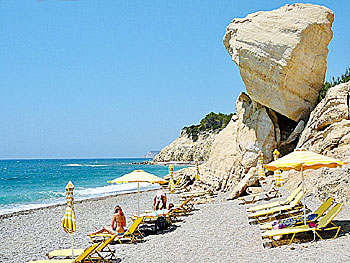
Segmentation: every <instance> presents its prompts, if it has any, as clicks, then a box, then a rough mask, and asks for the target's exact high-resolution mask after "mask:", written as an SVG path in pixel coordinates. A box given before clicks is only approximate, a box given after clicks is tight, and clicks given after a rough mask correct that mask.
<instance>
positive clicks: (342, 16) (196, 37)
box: [0, 0, 350, 159]
mask: <svg viewBox="0 0 350 263" xmlns="http://www.w3.org/2000/svg"><path fill="white" fill-rule="evenodd" d="M299 2H309V3H316V4H321V5H325V6H327V7H329V8H331V9H332V10H333V11H334V13H335V21H334V24H333V32H334V37H333V40H332V41H331V43H330V45H329V49H330V51H329V56H328V70H327V75H326V79H327V80H328V79H329V78H330V77H331V76H338V75H340V74H342V73H344V72H345V69H346V67H348V66H350V63H349V62H350V52H349V47H350V40H349V35H350V32H349V31H350V29H349V26H348V23H349V19H348V14H349V7H348V3H347V2H346V1H345V0H344V1H299ZM287 3H293V2H290V1H258V0H256V1H249V0H245V1H241V0H231V1H223V0H222V1H221V0H220V1H210V0H207V1H117V0H113V1H112V0H111V1H87V0H80V1H49V0H41V1H10V0H7V1H6V0H2V1H0V12H1V14H0V36H1V42H2V43H1V47H0V60H1V63H0V79H1V81H0V90H1V93H0V94H1V96H0V100H1V103H0V116H1V122H2V123H1V126H0V159H1V158H76V157H82V158H83V157H91V158H92V157H140V156H142V155H144V154H145V153H146V152H148V151H150V150H160V149H161V148H163V147H164V146H166V145H167V144H169V143H170V142H171V141H172V140H174V139H175V138H177V137H178V135H179V134H180V131H181V129H182V127H184V126H188V125H192V124H197V123H199V121H200V119H202V118H203V117H204V116H205V115H206V114H207V113H209V112H211V111H214V112H223V113H230V112H234V110H235V109H234V104H235V100H236V98H237V96H238V94H239V93H240V92H241V91H244V90H245V87H244V85H243V82H242V80H241V78H240V75H239V70H238V67H237V66H236V65H235V64H234V63H233V62H232V61H231V58H230V56H229V55H228V53H227V52H226V50H225V47H224V45H223V43H222V38H223V36H224V33H225V29H226V26H227V25H228V24H229V23H230V21H231V20H232V19H233V18H236V17H245V16H246V15H247V14H249V13H252V12H256V11H259V10H272V9H275V8H278V7H280V6H283V5H285V4H287Z"/></svg>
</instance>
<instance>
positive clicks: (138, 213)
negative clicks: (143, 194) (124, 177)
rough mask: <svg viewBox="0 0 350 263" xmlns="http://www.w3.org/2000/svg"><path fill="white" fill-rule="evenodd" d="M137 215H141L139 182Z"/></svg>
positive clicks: (138, 186)
mask: <svg viewBox="0 0 350 263" xmlns="http://www.w3.org/2000/svg"><path fill="white" fill-rule="evenodd" d="M137 193H138V194H137V216H139V215H140V183H139V182H137Z"/></svg>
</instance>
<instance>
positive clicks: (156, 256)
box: [0, 191, 350, 263]
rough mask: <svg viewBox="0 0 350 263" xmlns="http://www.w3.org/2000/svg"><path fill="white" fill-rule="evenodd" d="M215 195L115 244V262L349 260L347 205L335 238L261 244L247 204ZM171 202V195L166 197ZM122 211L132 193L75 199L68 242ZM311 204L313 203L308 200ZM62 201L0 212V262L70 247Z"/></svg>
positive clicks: (145, 205) (148, 201)
mask: <svg viewBox="0 0 350 263" xmlns="http://www.w3.org/2000/svg"><path fill="white" fill-rule="evenodd" d="M153 195H154V191H145V192H142V193H141V194H140V207H141V210H145V209H150V208H151V206H152V198H153ZM225 197H226V196H225V194H219V195H218V196H217V197H216V198H215V200H214V201H213V202H210V203H206V204H198V205H196V209H195V210H194V211H193V212H192V214H191V215H189V216H186V217H183V218H182V221H180V222H176V223H175V224H174V225H173V227H171V229H170V230H169V231H165V232H163V233H158V234H152V235H148V236H146V237H145V241H144V242H141V243H136V244H123V245H120V244H117V245H114V246H112V247H114V248H115V250H116V254H117V257H118V261H119V262H125V263H126V262H186V263H187V262H348V261H349V260H350V249H349V248H350V245H349V244H350V235H349V232H350V224H349V218H350V209H349V208H348V207H345V208H344V209H343V211H342V212H341V213H340V214H339V215H338V216H337V217H336V219H335V220H336V221H335V222H336V223H337V224H340V225H341V226H342V228H343V230H344V232H341V234H340V235H339V237H338V238H337V239H334V240H333V239H327V240H324V241H321V240H317V241H316V242H310V241H309V242H303V243H300V244H292V245H291V246H282V247H279V248H270V247H264V246H263V241H262V238H261V236H260V230H259V228H258V226H257V225H254V224H249V223H248V217H247V212H246V207H247V205H240V204H239V203H238V201H227V200H226V198H225ZM168 199H169V200H170V201H174V202H177V201H178V200H177V198H176V196H175V195H174V196H170V197H168ZM116 204H119V205H121V207H122V208H123V211H124V213H125V214H126V216H127V225H130V224H131V223H132V222H131V219H130V218H129V217H130V216H131V214H132V212H135V211H136V210H137V194H124V195H116V196H109V197H103V198H95V199H90V200H84V201H80V202H77V203H76V204H75V210H76V217H77V232H75V233H74V247H75V248H86V247H88V246H89V244H90V243H89V238H88V236H87V233H89V232H91V231H93V230H94V227H98V228H99V227H101V226H104V225H109V224H110V220H111V215H112V212H113V207H114V206H115V205H116ZM308 204H310V205H309V207H310V208H311V209H313V208H314V207H316V206H317V205H318V204H319V202H314V203H312V202H311V201H310V200H308ZM64 211H65V206H64V205H57V206H51V207H46V208H40V209H35V210H30V211H22V212H17V213H14V214H10V215H2V216H1V217H0V230H1V231H0V233H1V234H0V236H1V240H2V244H1V249H0V262H28V261H29V260H33V259H45V258H46V256H45V254H46V253H47V252H49V251H52V250H55V249H61V248H70V247H71V236H70V235H69V234H66V233H65V232H64V231H63V230H62V228H61V219H62V216H63V214H64Z"/></svg>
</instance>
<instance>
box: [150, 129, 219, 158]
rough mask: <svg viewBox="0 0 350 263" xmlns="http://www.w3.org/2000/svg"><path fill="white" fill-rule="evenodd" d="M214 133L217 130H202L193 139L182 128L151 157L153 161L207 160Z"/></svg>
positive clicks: (215, 133)
mask: <svg viewBox="0 0 350 263" xmlns="http://www.w3.org/2000/svg"><path fill="white" fill-rule="evenodd" d="M216 135H217V132H203V133H200V134H199V135H198V138H196V140H195V141H194V140H193V138H191V137H190V136H188V135H187V134H186V132H185V130H182V132H181V135H180V137H179V138H177V139H176V140H175V141H173V142H172V143H171V144H169V145H168V146H166V147H164V148H163V149H162V150H161V151H160V153H159V154H158V155H157V156H155V157H154V158H153V161H154V162H170V161H183V162H189V161H194V160H198V161H207V160H208V158H209V153H210V150H211V146H212V143H213V141H214V139H215V137H216Z"/></svg>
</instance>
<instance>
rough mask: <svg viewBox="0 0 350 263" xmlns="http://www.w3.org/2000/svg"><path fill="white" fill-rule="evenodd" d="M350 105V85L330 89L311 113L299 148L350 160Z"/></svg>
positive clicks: (345, 84) (349, 83) (348, 83)
mask: <svg viewBox="0 0 350 263" xmlns="http://www.w3.org/2000/svg"><path fill="white" fill-rule="evenodd" d="M349 104H350V82H347V83H344V84H340V85H338V86H335V87H333V88H330V89H329V90H328V92H327V95H326V97H325V98H324V99H323V100H322V101H321V102H320V103H319V104H318V105H317V107H316V108H315V109H314V110H313V111H312V113H311V114H310V119H309V121H308V123H307V125H306V127H305V129H304V131H303V133H302V135H301V137H300V139H299V142H298V145H297V147H298V148H305V149H308V150H311V151H314V152H318V153H321V154H325V155H328V156H331V157H335V158H340V159H346V158H350V105H349Z"/></svg>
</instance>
